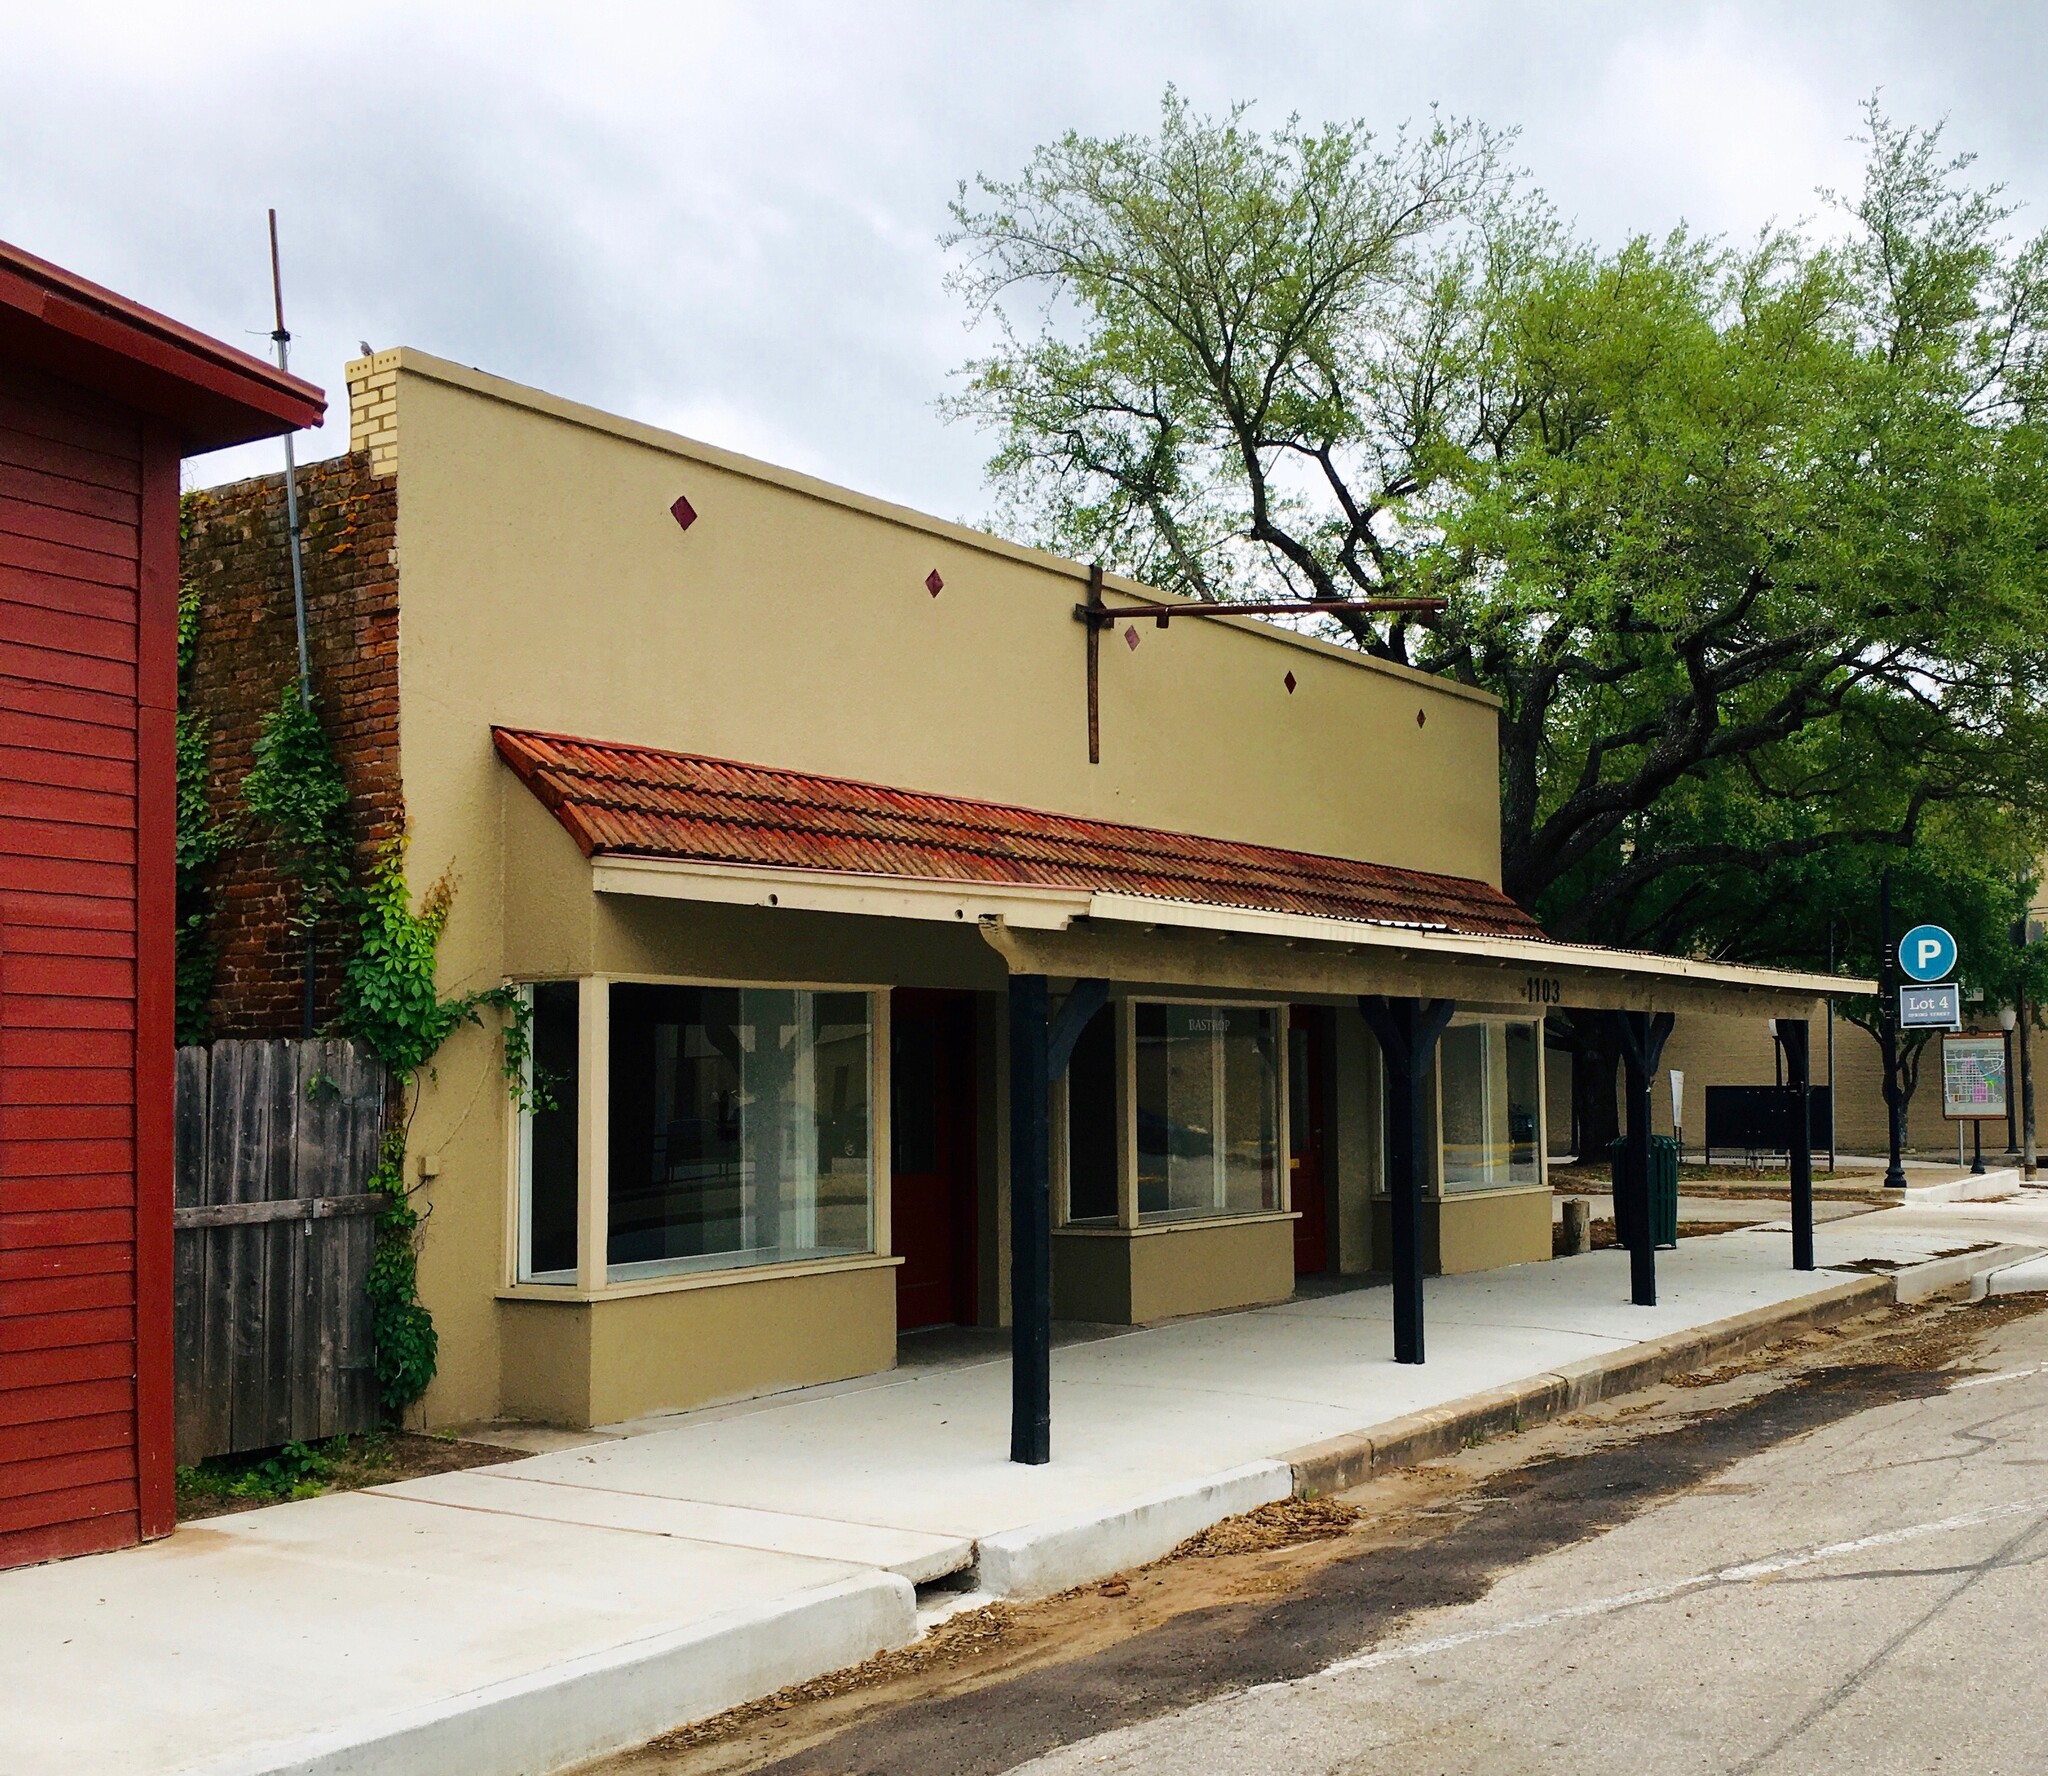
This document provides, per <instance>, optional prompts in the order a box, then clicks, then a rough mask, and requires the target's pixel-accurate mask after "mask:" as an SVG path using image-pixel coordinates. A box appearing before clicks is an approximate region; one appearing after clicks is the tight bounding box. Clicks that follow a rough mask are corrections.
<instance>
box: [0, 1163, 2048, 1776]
mask: <svg viewBox="0 0 2048 1776" xmlns="http://www.w3.org/2000/svg"><path fill="white" fill-rule="evenodd" d="M2044 1197H2048V1192H2040V1193H2036V1192H2031V1191H2030V1192H2026V1193H2024V1200H2018V1201H2014V1202H2009V1203H1969V1204H1954V1205H1945V1206H1938V1207H1925V1208H1923V1207H1918V1206H1915V1207H1909V1208H1902V1209H1895V1210H1889V1211H1885V1212H1882V1213H1872V1214H1869V1215H1859V1216H1855V1217H1851V1218H1846V1219H1841V1220H1836V1221H1832V1222H1830V1223H1828V1224H1826V1225H1824V1226H1822V1227H1821V1228H1820V1229H1819V1230H1818V1234H1817V1241H1818V1246H1819V1257H1820V1262H1821V1263H1822V1265H1823V1266H1834V1267H1841V1266H1845V1265H1854V1266H1857V1267H1859V1268H1861V1269H1863V1270H1864V1271H1865V1272H1866V1274H1865V1275H1863V1276H1857V1275H1854V1274H1845V1273H1844V1272H1843V1271H1842V1270H1841V1269H1840V1268H1836V1269H1834V1270H1832V1271H1831V1270H1828V1269H1823V1270H1822V1271H1820V1272H1818V1273H1815V1274H1812V1275H1806V1276H1801V1275H1798V1274H1796V1273H1794V1272H1793V1271H1792V1270H1791V1269H1790V1267H1789V1258H1790V1254H1789V1249H1788V1240H1787V1238H1786V1235H1785V1233H1784V1232H1783V1231H1774V1230H1773V1229H1771V1228H1769V1227H1764V1228H1751V1229H1745V1230H1742V1231H1737V1232H1730V1233H1724V1234H1718V1235H1716V1236H1714V1237H1712V1238H1706V1239H1695V1240H1689V1241H1686V1242H1685V1243H1683V1244H1682V1245H1681V1246H1680V1248H1679V1249H1678V1250H1677V1251H1676V1252H1667V1253H1661V1254H1659V1262H1658V1272H1659V1280H1660V1296H1661V1305H1659V1306H1658V1307H1656V1308H1654V1309H1640V1308H1635V1307H1632V1306H1630V1305H1629V1302H1628V1259H1627V1255H1626V1254H1625V1253H1622V1252H1614V1251H1607V1252H1597V1253H1593V1254H1591V1255H1589V1256H1587V1257H1584V1258H1578V1259H1571V1260H1567V1261H1564V1262H1560V1263H1551V1264H1532V1265H1525V1266H1520V1267H1517V1268H1515V1269H1510V1270H1503V1271H1492V1272H1485V1273H1481V1274H1479V1275H1475V1276H1467V1277H1455V1278H1445V1279H1441V1280H1432V1281H1431V1283H1430V1284H1429V1286H1428V1290H1427V1297H1426V1298H1427V1304H1428V1355H1429V1361H1428V1363H1427V1364H1426V1365H1424V1366H1421V1367H1419V1368H1418V1367H1401V1366H1397V1365H1396V1364H1394V1363H1393V1362H1392V1361H1391V1360H1390V1355H1389V1353H1390V1351H1391V1346H1392V1334H1391V1325H1390V1309H1391V1300H1390V1297H1389V1294H1388V1292H1387V1291H1386V1290H1385V1289H1383V1288H1363V1289H1354V1290H1347V1291H1341V1292H1335V1293H1327V1294H1321V1295H1318V1296H1315V1297H1313V1298H1306V1299H1301V1300H1297V1301H1294V1302H1290V1303H1288V1304H1286V1305H1284V1306H1280V1307H1275V1308H1268V1309H1263V1310H1259V1311H1256V1312H1249V1313H1240V1314H1230V1315H1222V1316H1217V1317H1213V1318H1206V1319H1199V1320H1189V1321H1181V1322H1176V1323H1174V1324H1171V1325H1166V1326H1160V1327H1156V1328H1151V1329H1147V1330H1141V1331H1134V1332H1129V1333H1124V1334H1119V1335H1115V1336H1109V1337H1101V1338H1096V1339H1093V1340H1088V1341H1082V1342H1072V1343H1067V1344H1064V1345H1062V1346H1060V1347H1059V1348H1058V1349H1056V1351H1055V1353H1054V1358H1053V1456H1054V1459H1053V1462H1052V1464H1051V1465H1050V1466H1049V1467H1045V1468H1037V1469H1031V1468H1019V1467H1016V1466H1014V1465H1012V1464H1011V1463H1010V1462H1008V1461H1007V1460H1006V1459H1004V1456H1005V1451H1006V1449H1007V1447H1008V1432H1009V1417H1008V1415H1009V1367H1008V1364H1007V1362H1006V1361H1003V1360H1000V1359H989V1360H982V1361H959V1360H940V1361H930V1362H925V1363H918V1362H916V1361H915V1353H916V1351H917V1345H916V1343H915V1341H908V1342H907V1343H906V1347H905V1348H906V1354H907V1355H909V1356H911V1357H912V1359H913V1361H912V1362H911V1363H910V1364H909V1365H907V1366H905V1367H903V1368H899V1369H897V1370H895V1371H893V1372H891V1373H890V1374H887V1375H884V1376H878V1377H874V1378H870V1379H868V1380H864V1381H860V1382H853V1383H843V1384H840V1385H838V1386H835V1387H829V1388H815V1389H808V1390H804V1391H802V1392H798V1393H792V1394H784V1395H779V1396H775V1397H772V1398H769V1399H763V1400H758V1401H753V1402H748V1403H745V1404H743V1405H738V1406H728V1407H724V1408H719V1409H715V1410H710V1411H704V1412H697V1413H689V1414H680V1415H676V1416H674V1417H672V1418H668V1419H664V1420H657V1421H642V1422H641V1423H639V1424H636V1425H633V1426H628V1427H618V1428H617V1429H618V1431H620V1432H624V1433H628V1434H620V1435H614V1436H613V1437H611V1438H608V1439H606V1440H602V1441H596V1442H592V1443H590V1444H587V1445H585V1446H582V1447H577V1448H571V1449H565V1450H560V1451H557V1452H555V1453H552V1454H545V1455H538V1456H533V1457H529V1458H526V1459H523V1460H516V1461H510V1462H507V1463H505V1464H504V1465H502V1466H498V1467H491V1468H484V1469H471V1470H468V1471H467V1472H463V1473H454V1474H445V1475H440V1476H436V1477H435V1478H432V1479H428V1480H419V1481H411V1482H406V1483H403V1484H400V1485H396V1486H390V1487H384V1488H379V1489H376V1490H374V1491H371V1492H366V1493H357V1494H351V1495H344V1496H337V1497H332V1498H326V1499H317V1500H310V1501H307V1502H304V1503H300V1504H291V1505H280V1506H275V1507H272V1508H270V1509H267V1510H262V1511H255V1512H250V1513H247V1514H245V1515H241V1516H236V1517H228V1518H217V1519H212V1520H209V1521H207V1522H204V1523H201V1524H197V1525H194V1526H192V1527H190V1528H187V1529H182V1530H180V1531H179V1532H178V1533H177V1534H176V1535H175V1536H173V1537H172V1538H170V1540H169V1541H167V1542H163V1543H158V1544H156V1545H155V1546H152V1547H149V1548H143V1549H136V1550H131V1551H128V1552H123V1553H119V1554H109V1555H101V1556H97V1557H93V1558H90V1559H85V1560H77V1561H71V1562H66V1563H61V1564H58V1565H54V1566H48V1567H41V1568H36V1569H32V1570H29V1571H23V1572H15V1573H8V1574H4V1575H0V1670H5V1671H6V1673H7V1675H8V1679H9V1684H8V1690H9V1697H8V1707H7V1746H6V1759H5V1767H6V1768H7V1769H8V1770H9V1771H10V1772H16V1773H18V1776H45V1773H48V1776H56V1773H57V1772H63V1776H77V1773H78V1772H81V1771H87V1770H89V1771H93V1772H95V1773H96V1776H98V1773H105V1776H124V1773H129V1772H171V1771H178V1772H201V1771H204V1772H208V1773H210V1776H229V1773H230V1772H234V1773H249V1776H254V1773H256V1772H270V1771H293V1772H301V1773H305V1776H311V1773H313V1772H321V1773H323V1776H339V1773H340V1772H343V1771H347V1772H349V1773H351V1776H382V1773H387V1772H388V1773H392V1776H396V1773H399V1772H407V1773H410V1772H428V1771H433V1772H442V1771H451V1770H461V1771H464V1772H470V1773H480V1776H481V1773H496V1772H539V1771H546V1770H549V1769H554V1768H559V1767H561V1766H562V1765H564V1764H567V1763H569V1762H572V1761H574V1760H576V1759H579V1758H583V1757H588V1756H592V1755H594V1754H596V1753H598V1752H600V1751H603V1750H606V1749H610V1748H613V1747H617V1746H621V1745H626V1744H631V1743H635V1742H637V1741H639V1740H641V1739H644V1738H646V1737H649V1736H651V1735H653V1734H655V1733H657V1732H660V1731H662V1730H664V1729H666V1728H668V1727H671V1726H674V1725H677V1724H679V1723H681V1722H682V1721H685V1720H688V1719H692V1718H697V1717H700V1716H702V1715H704V1714H707V1713H711V1712H715V1711H716V1710H718V1709H720V1708H723V1707H727V1706H731V1705H732V1704H734V1703H737V1702H740V1701H744V1700H747V1699H750V1698H751V1697H753V1696H757V1695H761V1694H765V1693H767V1692H769V1691H771V1690H773V1689H776V1688H778V1687H780V1686H781V1685H783V1684H785V1683H789V1682H793V1681H797V1680H799V1679H801V1678H804V1677H808V1676H812V1675H816V1674H818V1673H820V1672H823V1671H826V1670H830V1669H834V1668H836V1667H838V1666H842V1665H846V1664H850V1663H854V1662H856V1661H858V1660H859V1659H861V1658H864V1657H866V1656H867V1655H869V1654H871V1653H873V1652H875V1651H878V1650H880V1649H881V1648H883V1647H885V1646H889V1645H894V1644H901V1643H903V1642H905V1641H908V1640H910V1639H911V1638H913V1637H914V1636H915V1634H916V1632H917V1613H916V1611H917V1601H916V1587H917V1586H919V1585H922V1584H927V1583H929V1582H931V1581H933V1580H936V1579H940V1578H942V1577H944V1576H946V1575H948V1574H972V1575H973V1582H974V1583H976V1584H978V1585H979V1587H980V1588H981V1589H983V1590H986V1591H989V1592H995V1593H1004V1594H1011V1595H1031V1594H1037V1593H1041V1592H1044V1591H1048V1590H1053V1589H1058V1588H1060V1587H1061V1586H1064V1585H1067V1584H1072V1583H1078V1582H1081V1581H1083V1580H1086V1579H1089V1578H1093V1577H1096V1576H1100V1575H1101V1574H1103V1573H1106V1572H1110V1571H1114V1570H1117V1569H1118V1568H1120V1567H1123V1566H1126V1565H1129V1564H1132V1563H1134V1562H1136V1561H1141V1560H1144V1559H1149V1558H1152V1557H1153V1556H1155V1555H1157V1554H1159V1553H1162V1552H1164V1551H1165V1550H1166V1549H1167V1548H1169V1547H1171V1546H1172V1545H1173V1544H1174V1543H1175V1542H1176V1541H1178V1540H1179V1539H1180V1538H1181V1537H1183V1536H1185V1535H1187V1534H1190V1533H1192V1532H1193V1531H1194V1530H1195V1529H1198V1528H1200V1527H1202V1526H1204V1525H1205V1524H1207V1523H1209V1522H1213V1521H1214V1520H1216V1519H1217V1518H1219V1517H1222V1516H1226V1515H1229V1514H1231V1513H1232V1512H1235V1511H1241V1510H1245V1509H1248V1508H1250V1507H1251V1506H1253V1505H1255V1504H1258V1503H1260V1502H1263V1501H1264V1500H1267V1499H1272V1498H1278V1497H1282V1496H1285V1495H1286V1494H1287V1493H1288V1492H1289V1491H1291V1490H1292V1489H1293V1488H1294V1486H1295V1484H1296V1471H1295V1467H1294V1465H1293V1464H1294V1462H1295V1461H1296V1460H1297V1459H1301V1458H1302V1457H1303V1456H1304V1452H1306V1451H1310V1450H1312V1449H1316V1448H1321V1449H1322V1450H1324V1451H1328V1450H1330V1449H1332V1448H1338V1449H1342V1448H1344V1447H1346V1446H1347V1440H1348V1441H1349V1446H1351V1447H1357V1446H1360V1445H1361V1444H1363V1445H1366V1446H1369V1444H1370V1439H1371V1437H1372V1436H1373V1434H1374V1432H1375V1428H1376V1427H1377V1428H1379V1434H1380V1436H1381V1439H1382V1446H1383V1447H1384V1446H1385V1442H1386V1436H1387V1433H1386V1429H1385V1427H1388V1426H1389V1425H1390V1424H1396V1423H1398V1424H1408V1425H1413V1424H1416V1423H1418V1422H1420V1423H1424V1424H1430V1423H1434V1424H1437V1425H1443V1424H1447V1423H1455V1422H1456V1421H1455V1420H1453V1419H1451V1418H1449V1417H1448V1416H1447V1415H1446V1413H1445V1412H1444V1411H1443V1409H1445V1408H1449V1407H1452V1406H1454V1405H1455V1404H1456V1403H1458V1402H1461V1401H1467V1400H1469V1399H1471V1398H1472V1397H1474V1396H1492V1397H1497V1398H1498V1397H1505V1396H1503V1394H1502V1390H1507V1391H1508V1394H1509V1395H1512V1394H1513V1390H1516V1389H1526V1388H1527V1387H1528V1386H1529V1385H1530V1384H1531V1383H1532V1382H1540V1383H1543V1384H1545V1385H1548V1383H1550V1382H1555V1381H1556V1380H1557V1378H1558V1377H1559V1376H1561V1375H1564V1376H1569V1375H1574V1374H1576V1375H1580V1376H1586V1375H1593V1376H1598V1375H1601V1374H1612V1375H1617V1376H1619V1375H1623V1374H1626V1373H1628V1372H1630V1369H1631V1365H1632V1364H1639V1362H1640V1359H1641V1353H1642V1352H1643V1350H1644V1349H1645V1346H1646V1345H1647V1344H1649V1343H1651V1342H1653V1341H1659V1340H1666V1341H1675V1343H1674V1344H1673V1345H1672V1346H1671V1347H1670V1348H1672V1349H1675V1350H1678V1351H1681V1352H1682V1351H1683V1350H1685V1349H1687V1348H1690V1346H1688V1345H1687V1343H1686V1340H1687V1339H1688V1338H1694V1339H1696V1338H1697V1336H1698V1335H1700V1334H1701V1333H1702V1332H1703V1331H1705V1330H1706V1329H1709V1328H1714V1327H1717V1326H1719V1327H1723V1328H1726V1327H1728V1326H1729V1324H1730V1322H1739V1323H1741V1324H1744V1325H1747V1326H1750V1327H1754V1326H1755V1325H1756V1324H1757V1323H1758V1321H1759V1320H1760V1319H1764V1320H1767V1319H1770V1318H1771V1317H1772V1316H1773V1315H1774V1314H1775V1313H1777V1312H1783V1313H1787V1314H1794V1315H1796V1314H1799V1313H1801V1312H1805V1311H1814V1310H1815V1309H1816V1307H1817V1306H1818V1307H1819V1308H1820V1309H1823V1310H1824V1309H1825V1308H1826V1306H1827V1304H1828V1301H1829V1300H1830V1299H1831V1298H1830V1297H1829V1294H1828V1292H1829V1291H1835V1292H1836V1295H1835V1296H1834V1297H1833V1298H1832V1299H1834V1300H1836V1301H1844V1300H1845V1298H1846V1297H1848V1296H1850V1295H1853V1294H1854V1293H1855V1291H1857V1290H1859V1289H1860V1290H1862V1291H1864V1292H1866V1293H1867V1292H1870V1291H1881V1290H1885V1289H1887V1287H1888V1285H1887V1283H1886V1282H1885V1281H1884V1280H1882V1278H1881V1277H1880V1278H1872V1277H1870V1276H1869V1275H1868V1274H1867V1272H1868V1270H1869V1269H1870V1268H1871V1267H1877V1268H1878V1269H1880V1270H1882V1269H1883V1268H1884V1267H1888V1266H1893V1267H1901V1268H1902V1269H1904V1270H1906V1272H1907V1277H1906V1280H1907V1282H1908V1283H1910V1282H1911V1280H1912V1278H1913V1277H1914V1276H1915V1275H1920V1276H1925V1277H1926V1278H1927V1280H1929V1281H1932V1280H1933V1276H1934V1274H1936V1273H1935V1272H1934V1270H1933V1267H1934V1266H1936V1265H1939V1266H1940V1267H1941V1269H1940V1272H1939V1274H1941V1275H1943V1276H1950V1275H1951V1274H1952V1276H1953V1280H1963V1279H1965V1278H1966V1277H1967V1276H1968V1275H1969V1274H1970V1267H1971V1266H1972V1265H1973V1264H1978V1265H1988V1264H1989V1263H1990V1262H1992V1261H1993V1260H1994V1258H1995V1259H1996V1261H1998V1262H2011V1261H2012V1260H2013V1259H2015V1258H2020V1257H2024V1256H2026V1255H2027V1254H2026V1252H2025V1251H2024V1250H2023V1249H2022V1248H2027V1247H2032V1248H2034V1249H2037V1250H2044V1251H2048V1204H2044V1205H2042V1206H2036V1202H2037V1198H2044ZM1970 1247H1974V1248H1977V1251H1976V1252H1975V1253H1972V1252H1969V1251H1964V1250H1962V1249H1963V1248H1970ZM1994 1247H1996V1248H1999V1250H1998V1251H1997V1252H1996V1253H1993V1252H1992V1250H1991V1249H1992V1248H1994ZM1958 1254H1960V1255H1958ZM1911 1267H1926V1268H1924V1269H1922V1270H1920V1271H1914V1270H1913V1269H1912V1268H1911ZM1858 1298H1859V1299H1860V1298H1861V1297H1858ZM1554 1392H1555V1390H1554V1389H1553V1393H1554ZM1559 1397H1561V1396H1559ZM1418 1415H1422V1416H1421V1417H1420V1418H1418ZM1410 1447H1411V1448H1414V1449H1415V1450H1417V1451H1418V1452H1419V1451H1420V1449H1421V1446H1420V1445H1416V1444H1413V1443H1412V1441H1411V1445H1410ZM1341 1468H1342V1463H1341V1462H1339V1463H1337V1464H1336V1466H1333V1467H1330V1468H1329V1471H1330V1472H1332V1473H1335V1472H1337V1471H1339V1470H1340V1469H1341ZM1320 1471H1322V1470H1319V1469H1315V1468H1314V1467H1313V1464H1311V1465H1310V1466H1309V1467H1307V1468H1305V1469H1304V1472H1320ZM1344 1471H1349V1470H1344Z"/></svg>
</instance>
